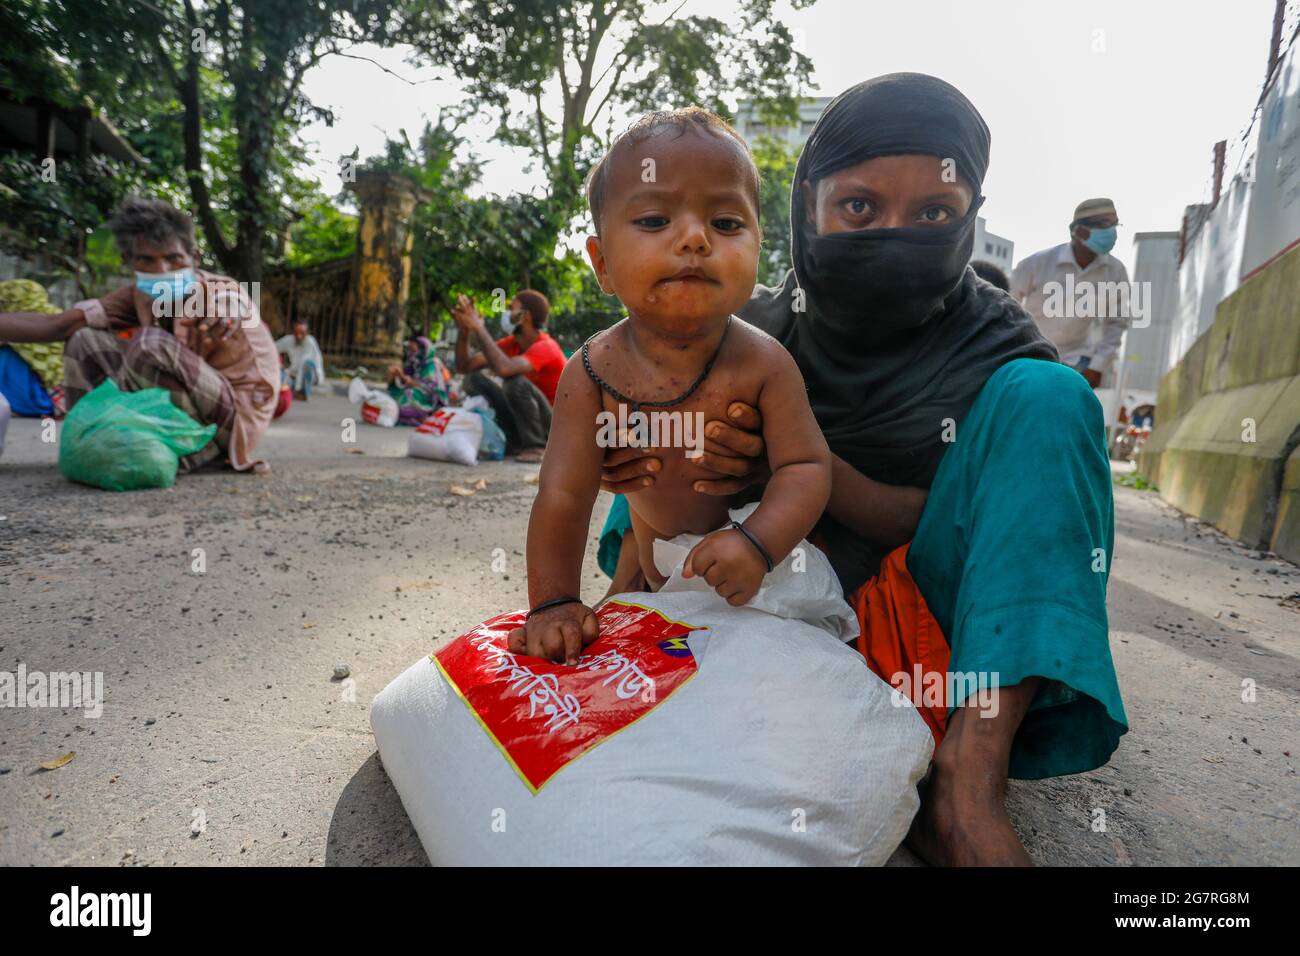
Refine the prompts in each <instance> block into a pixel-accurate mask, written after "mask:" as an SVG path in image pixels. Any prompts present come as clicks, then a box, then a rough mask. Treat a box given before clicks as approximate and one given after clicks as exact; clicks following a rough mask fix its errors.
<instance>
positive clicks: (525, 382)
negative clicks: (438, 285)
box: [452, 289, 564, 462]
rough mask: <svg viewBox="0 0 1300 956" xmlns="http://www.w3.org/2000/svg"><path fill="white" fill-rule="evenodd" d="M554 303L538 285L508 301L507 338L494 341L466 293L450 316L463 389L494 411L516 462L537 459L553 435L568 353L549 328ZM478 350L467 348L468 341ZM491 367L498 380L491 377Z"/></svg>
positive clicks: (504, 322) (504, 321)
mask: <svg viewBox="0 0 1300 956" xmlns="http://www.w3.org/2000/svg"><path fill="white" fill-rule="evenodd" d="M550 313H551V304H550V303H549V302H548V301H547V299H546V296H544V295H542V293H540V292H537V291H536V290H534V289H524V290H523V291H521V292H520V293H519V294H517V295H516V296H515V297H514V298H513V299H511V300H510V310H509V311H508V312H506V313H503V315H502V317H501V331H503V332H505V333H507V334H506V335H505V337H504V338H500V339H494V338H492V335H491V333H490V332H489V331H488V329H487V323H486V322H485V321H484V319H483V316H481V315H479V312H478V309H476V308H475V307H474V304H473V303H472V302H470V300H469V298H468V297H467V296H464V295H462V296H460V297H459V299H457V301H456V307H455V308H454V309H453V310H452V318H453V319H455V320H456V326H457V328H458V329H459V330H460V335H459V336H458V337H457V339H456V371H457V372H460V373H462V374H463V375H464V376H465V391H466V392H467V393H468V394H470V395H482V396H483V397H484V398H486V399H487V400H488V404H490V405H491V406H492V408H493V410H494V411H495V412H496V420H497V424H499V425H500V426H501V429H502V431H504V432H505V433H506V453H507V454H510V455H515V456H516V459H517V460H518V461H524V462H539V461H541V460H542V454H543V453H544V452H545V451H546V440H547V438H548V437H549V435H550V433H551V407H552V406H553V405H554V404H555V388H556V386H557V385H559V382H560V373H561V372H563V371H564V351H563V349H561V348H560V344H559V343H558V342H556V341H555V339H553V338H551V336H550V335H549V334H547V332H546V320H547V318H548V317H549V316H550ZM471 338H473V340H474V344H475V345H477V346H478V348H479V351H478V352H477V353H475V354H473V355H471V354H470V352H469V346H470V339H471ZM489 368H490V369H491V370H492V372H493V373H495V374H496V375H497V376H498V377H499V378H500V379H501V381H500V382H497V381H495V380H494V379H492V378H490V377H489V376H488V375H487V374H486V372H485V371H484V369H489Z"/></svg>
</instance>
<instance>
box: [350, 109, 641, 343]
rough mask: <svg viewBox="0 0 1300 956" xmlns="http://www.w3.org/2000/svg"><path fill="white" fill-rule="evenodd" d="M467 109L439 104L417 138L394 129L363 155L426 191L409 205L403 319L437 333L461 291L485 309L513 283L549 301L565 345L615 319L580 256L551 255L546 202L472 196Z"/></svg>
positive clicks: (476, 172)
mask: <svg viewBox="0 0 1300 956" xmlns="http://www.w3.org/2000/svg"><path fill="white" fill-rule="evenodd" d="M469 113H470V111H469V110H467V109H463V108H462V109H453V110H444V111H442V112H441V113H440V114H439V115H438V117H437V118H436V120H435V121H434V122H431V123H428V124H426V125H425V128H424V130H423V131H422V132H421V134H420V136H419V138H418V140H417V141H416V142H415V143H412V142H411V140H410V138H409V136H408V135H407V134H406V132H405V131H401V132H400V134H399V135H398V137H397V138H393V139H390V140H389V141H388V143H387V144H386V146H385V150H384V152H383V154H381V155H379V156H373V157H371V158H370V159H368V160H367V161H366V163H365V167H366V168H367V169H383V170H387V171H389V172H393V173H398V174H401V175H404V176H406V177H408V178H410V179H411V180H412V181H414V182H415V183H416V184H417V185H419V186H420V187H421V188H422V189H424V190H425V191H426V192H427V193H428V195H429V196H430V197H431V198H430V199H429V201H428V202H422V203H420V204H419V205H418V206H417V207H416V210H415V214H414V217H413V222H412V226H411V228H412V232H413V244H412V252H411V258H412V269H411V300H410V305H409V313H408V317H407V324H408V326H409V328H410V330H411V331H413V332H417V333H419V334H430V335H433V336H435V337H436V336H437V334H438V332H439V330H440V329H441V328H442V326H443V325H444V324H445V323H446V322H447V321H448V318H447V316H448V312H449V310H450V308H451V306H452V304H453V303H454V302H455V301H456V297H457V296H459V295H461V294H462V293H463V294H465V295H467V296H469V297H470V298H471V299H473V300H474V301H475V303H476V304H477V305H478V307H479V309H480V310H481V311H483V313H484V314H485V315H490V314H491V313H492V312H493V311H494V310H495V308H496V303H497V302H498V301H500V300H501V299H502V297H505V299H506V300H507V301H508V299H509V297H510V296H512V295H513V294H514V293H515V292H516V291H518V290H519V289H523V288H535V289H538V290H540V291H541V292H543V293H545V294H546V296H547V297H548V298H549V299H550V300H551V303H552V308H553V315H554V319H553V320H552V331H553V332H554V333H555V334H556V335H557V337H559V338H561V340H562V341H564V342H565V343H566V344H567V345H569V346H570V347H572V345H573V343H574V342H575V341H576V342H578V343H580V342H581V338H578V336H580V335H582V333H583V331H584V330H586V329H588V328H589V329H590V332H594V331H595V330H596V329H599V328H602V327H604V326H605V325H607V324H609V322H610V321H611V320H612V319H613V318H617V316H618V314H619V313H618V303H617V301H616V300H614V299H612V298H610V297H606V296H604V295H602V294H601V293H600V291H599V288H598V287H597V286H596V283H595V279H594V277H592V276H591V275H590V273H591V270H590V267H589V266H588V265H587V263H586V262H585V261H584V260H583V259H582V258H581V257H580V256H577V255H575V254H572V253H569V254H566V255H563V256H559V257H557V256H556V255H555V253H554V237H553V234H552V233H551V232H550V231H549V229H550V223H549V221H548V209H547V204H546V202H545V200H542V199H538V198H537V197H534V196H529V195H522V194H512V195H509V196H496V195H487V196H484V195H477V196H476V195H472V194H471V193H472V191H473V190H474V189H475V187H476V186H478V184H479V180H480V176H481V172H482V166H481V163H480V162H479V161H478V159H477V158H476V157H475V156H473V155H472V154H471V153H470V152H469V150H468V147H467V144H466V141H465V139H464V137H463V136H462V135H461V133H460V129H461V127H462V126H463V124H464V122H465V120H466V118H467V116H468V115H469ZM497 289H500V290H501V295H500V296H498V295H495V294H494V293H495V290H497ZM590 332H587V334H590ZM583 337H585V336H583Z"/></svg>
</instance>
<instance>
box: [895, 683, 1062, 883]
mask: <svg viewBox="0 0 1300 956" xmlns="http://www.w3.org/2000/svg"><path fill="white" fill-rule="evenodd" d="M1038 683H1039V681H1038V678H1030V679H1028V680H1026V681H1023V682H1021V683H1020V684H1017V685H1015V686H1014V687H1004V688H1001V689H999V690H996V691H993V696H992V698H991V700H990V706H989V708H988V709H987V711H981V709H980V708H979V707H977V706H975V705H974V703H973V702H972V703H971V706H965V707H958V708H957V709H956V710H954V711H953V714H952V718H951V719H950V720H949V722H948V733H947V735H946V736H945V737H944V739H943V743H941V744H940V745H939V749H938V750H936V751H935V754H934V762H933V763H932V764H931V767H930V773H929V774H928V776H927V777H926V779H925V780H924V781H922V784H921V788H920V789H921V809H920V811H919V812H918V813H917V815H916V819H915V820H913V821H912V829H911V831H910V832H909V833H908V835H907V844H908V846H909V847H911V849H912V850H913V851H915V852H916V854H917V855H918V856H920V857H921V858H922V859H923V860H925V861H926V862H927V863H930V864H932V865H934V866H1031V865H1032V862H1031V861H1030V859H1029V854H1028V853H1026V852H1025V848H1024V846H1023V844H1021V842H1020V837H1019V836H1018V835H1017V833H1016V831H1015V828H1014V827H1013V826H1012V825H1011V818H1010V817H1009V816H1007V811H1006V793H1007V764H1008V762H1009V761H1010V758H1011V740H1012V738H1014V737H1015V733H1016V729H1017V728H1018V727H1019V726H1020V722H1021V721H1022V720H1023V719H1024V716H1025V713H1026V711H1028V709H1029V705H1030V703H1032V701H1033V699H1034V693H1035V692H1036V691H1037V690H1038ZM982 713H983V714H992V715H994V716H987V715H986V716H981V714H982Z"/></svg>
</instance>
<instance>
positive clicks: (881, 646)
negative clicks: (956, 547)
mask: <svg viewBox="0 0 1300 956" xmlns="http://www.w3.org/2000/svg"><path fill="white" fill-rule="evenodd" d="M907 548H908V545H906V544H905V545H902V546H901V547H898V548H895V549H894V550H893V551H891V552H890V553H889V554H888V555H887V556H886V557H885V560H884V561H882V562H881V563H880V573H879V574H877V575H876V576H875V577H874V578H872V579H871V580H869V581H868V582H867V583H866V584H864V585H862V586H861V587H860V588H858V589H857V591H855V592H854V593H853V596H852V598H851V599H850V601H849V603H850V604H851V605H852V606H853V611H854V613H855V614H856V615H857V617H858V625H859V626H860V627H861V629H862V631H861V633H860V634H859V635H858V651H859V652H860V653H861V654H862V656H863V657H864V658H866V661H867V666H868V667H870V668H871V669H872V671H874V672H875V673H876V674H877V675H879V677H880V678H881V679H882V680H884V681H885V683H887V684H889V685H890V686H894V687H899V689H900V692H902V691H905V690H907V691H910V693H907V694H905V696H908V697H910V698H911V700H912V702H913V703H914V704H916V709H917V710H918V711H920V713H921V717H922V718H924V720H925V722H926V724H927V725H929V727H930V732H931V733H932V734H934V743H935V746H936V747H937V746H938V745H939V743H940V742H941V741H942V740H943V735H944V731H945V729H946V726H947V722H948V708H947V703H946V700H943V702H941V703H935V702H934V701H933V700H930V701H926V702H924V703H923V701H922V696H921V695H922V691H923V689H924V687H923V686H922V682H921V680H918V674H919V675H921V676H922V679H925V677H926V675H938V676H937V677H929V678H928V679H929V680H930V681H936V680H939V681H942V683H941V684H940V685H939V686H941V687H944V688H946V687H947V675H948V658H949V648H948V640H947V638H946V637H944V634H943V630H942V629H941V628H940V627H939V622H938V621H936V620H935V619H934V617H933V616H932V615H931V614H930V609H929V608H928V607H927V606H926V604H925V598H924V597H922V596H921V591H920V589H919V588H918V587H917V586H916V582H915V581H913V580H912V575H911V574H909V573H908V570H907ZM918 665H919V670H918V669H917V668H918ZM898 674H903V675H906V677H907V681H906V683H903V682H901V681H899V680H897V679H895V675H898ZM900 684H901V685H902V686H900ZM929 696H931V697H933V690H932V691H931V694H930V695H929ZM940 696H941V698H946V693H945V694H941V695H940Z"/></svg>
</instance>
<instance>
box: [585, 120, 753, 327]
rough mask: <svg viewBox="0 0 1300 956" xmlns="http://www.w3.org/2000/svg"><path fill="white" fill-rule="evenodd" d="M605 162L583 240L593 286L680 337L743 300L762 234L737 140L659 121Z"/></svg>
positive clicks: (746, 165) (749, 289) (749, 287)
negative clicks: (601, 193) (598, 201)
mask: <svg viewBox="0 0 1300 956" xmlns="http://www.w3.org/2000/svg"><path fill="white" fill-rule="evenodd" d="M611 162H612V165H611V168H610V170H609V178H608V181H607V183H606V199H605V210H604V216H603V221H602V223H601V236H600V238H599V239H597V238H596V237H594V236H592V237H590V238H588V240H587V254H588V256H589V257H590V258H591V264H592V266H593V267H594V268H595V270H596V275H597V276H598V277H599V279H600V285H601V288H602V289H604V290H605V291H606V292H612V293H613V294H615V295H617V296H618V297H619V299H620V300H621V301H622V302H623V304H624V305H625V306H627V309H628V312H629V313H630V314H631V315H632V316H633V317H634V318H635V319H637V320H640V321H646V322H649V323H653V325H654V327H655V328H656V329H657V330H660V331H662V332H665V333H668V334H672V335H681V336H683V337H690V336H693V335H698V334H700V333H702V332H704V331H706V330H707V329H708V326H709V324H711V322H713V321H716V320H717V319H719V318H721V317H725V316H727V315H730V314H731V313H733V312H735V311H736V310H737V309H739V308H740V307H741V306H742V305H744V304H745V303H746V302H747V301H748V300H749V297H750V294H751V293H752V292H753V290H754V280H755V278H756V276H757V273H758V247H759V240H760V238H761V235H760V231H759V225H758V209H757V208H756V206H755V202H754V197H753V188H752V184H753V175H754V174H753V170H752V167H751V166H750V162H749V159H748V157H747V156H746V155H745V151H744V148H743V147H742V146H741V145H740V144H739V143H737V142H736V141H735V140H733V139H732V138H731V137H729V136H718V135H714V134H712V133H708V132H695V131H688V132H685V133H682V134H680V135H679V134H678V132H677V130H674V129H665V130H664V131H663V132H662V133H659V134H657V135H654V136H651V137H650V138H649V139H646V140H643V141H642V142H640V143H635V144H630V145H624V146H622V147H621V148H619V150H618V152H617V153H616V154H615V156H613V157H612V159H611Z"/></svg>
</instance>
